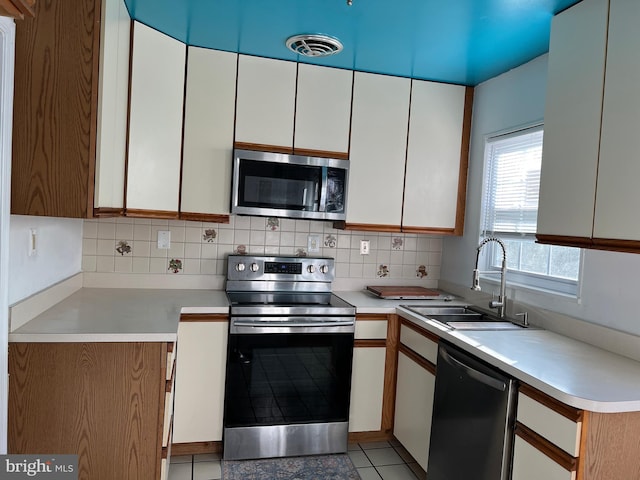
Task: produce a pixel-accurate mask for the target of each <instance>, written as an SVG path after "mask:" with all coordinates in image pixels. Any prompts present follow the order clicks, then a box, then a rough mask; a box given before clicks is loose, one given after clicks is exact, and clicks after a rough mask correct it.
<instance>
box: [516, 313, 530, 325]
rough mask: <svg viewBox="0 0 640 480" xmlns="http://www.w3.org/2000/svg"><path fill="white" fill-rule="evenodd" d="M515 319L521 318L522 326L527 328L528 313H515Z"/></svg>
mask: <svg viewBox="0 0 640 480" xmlns="http://www.w3.org/2000/svg"><path fill="white" fill-rule="evenodd" d="M516 317H522V326H524V327H528V326H529V312H520V313H516Z"/></svg>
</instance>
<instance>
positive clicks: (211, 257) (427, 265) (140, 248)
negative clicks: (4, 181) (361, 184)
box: [82, 216, 442, 281]
mask: <svg viewBox="0 0 640 480" xmlns="http://www.w3.org/2000/svg"><path fill="white" fill-rule="evenodd" d="M166 230H168V231H170V232H171V248H169V249H158V248H157V237H158V232H159V231H166ZM309 235H317V236H318V238H320V242H318V243H319V246H320V251H319V252H318V253H315V252H314V253H313V254H309V253H308V251H307V246H308V237H309ZM361 240H368V241H369V244H370V250H369V251H370V253H369V255H361V254H360V241H361ZM82 248H83V252H82V253H83V256H82V269H83V270H84V271H86V272H123V273H147V274H148V273H152V274H159V275H160V274H162V275H174V274H180V275H226V268H227V262H226V258H227V256H228V255H229V254H232V253H240V254H256V255H264V254H267V255H293V256H307V255H318V256H326V257H333V258H335V259H336V276H337V278H354V279H355V278H359V279H372V280H375V279H382V278H384V279H391V280H393V281H395V280H398V281H401V280H402V279H406V280H409V279H410V280H412V281H415V280H416V278H418V279H424V280H425V281H427V279H428V280H429V281H434V280H438V278H439V276H440V261H441V257H442V237H439V236H431V235H418V234H398V233H385V232H380V233H377V232H359V231H343V230H336V229H334V228H333V223H332V222H319V221H309V220H292V219H286V218H263V217H241V216H235V217H231V222H230V223H229V224H217V223H208V222H187V221H182V220H158V219H144V218H102V219H92V220H85V221H84V230H83V242H82Z"/></svg>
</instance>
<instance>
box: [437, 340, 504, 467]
mask: <svg viewBox="0 0 640 480" xmlns="http://www.w3.org/2000/svg"><path fill="white" fill-rule="evenodd" d="M435 388H436V390H435V399H434V406H433V421H432V424H431V442H430V447H429V463H428V467H427V472H428V476H429V480H470V479H473V480H508V479H510V478H511V457H512V448H513V427H514V422H515V404H516V384H515V380H514V379H512V378H509V377H508V376H507V375H506V374H504V373H503V372H500V371H499V370H497V369H495V368H494V367H491V366H489V365H487V364H485V363H484V362H482V361H480V360H479V359H477V358H474V357H472V356H470V355H468V354H466V353H464V352H462V351H461V350H459V349H457V348H456V347H454V346H452V345H450V344H447V343H445V342H440V345H439V347H438V367H437V375H436V387H435Z"/></svg>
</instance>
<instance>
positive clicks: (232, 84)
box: [180, 47, 238, 218]
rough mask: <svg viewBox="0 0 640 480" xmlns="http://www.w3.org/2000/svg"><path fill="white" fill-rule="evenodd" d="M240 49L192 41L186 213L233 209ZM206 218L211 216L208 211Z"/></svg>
mask: <svg viewBox="0 0 640 480" xmlns="http://www.w3.org/2000/svg"><path fill="white" fill-rule="evenodd" d="M237 60H238V56H237V54H235V53H228V52H222V51H218V50H209V49H204V48H198V47H189V52H188V60H187V79H186V82H187V88H186V97H185V118H184V147H183V160H182V162H183V164H182V202H181V206H180V210H181V215H182V216H183V217H184V216H185V215H189V214H203V215H229V199H230V197H231V192H230V189H231V165H232V164H231V159H232V155H233V120H234V115H235V98H236V67H237ZM205 218H206V217H205Z"/></svg>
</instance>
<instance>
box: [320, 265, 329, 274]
mask: <svg viewBox="0 0 640 480" xmlns="http://www.w3.org/2000/svg"><path fill="white" fill-rule="evenodd" d="M320 272H321V273H329V267H328V266H327V265H320Z"/></svg>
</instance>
